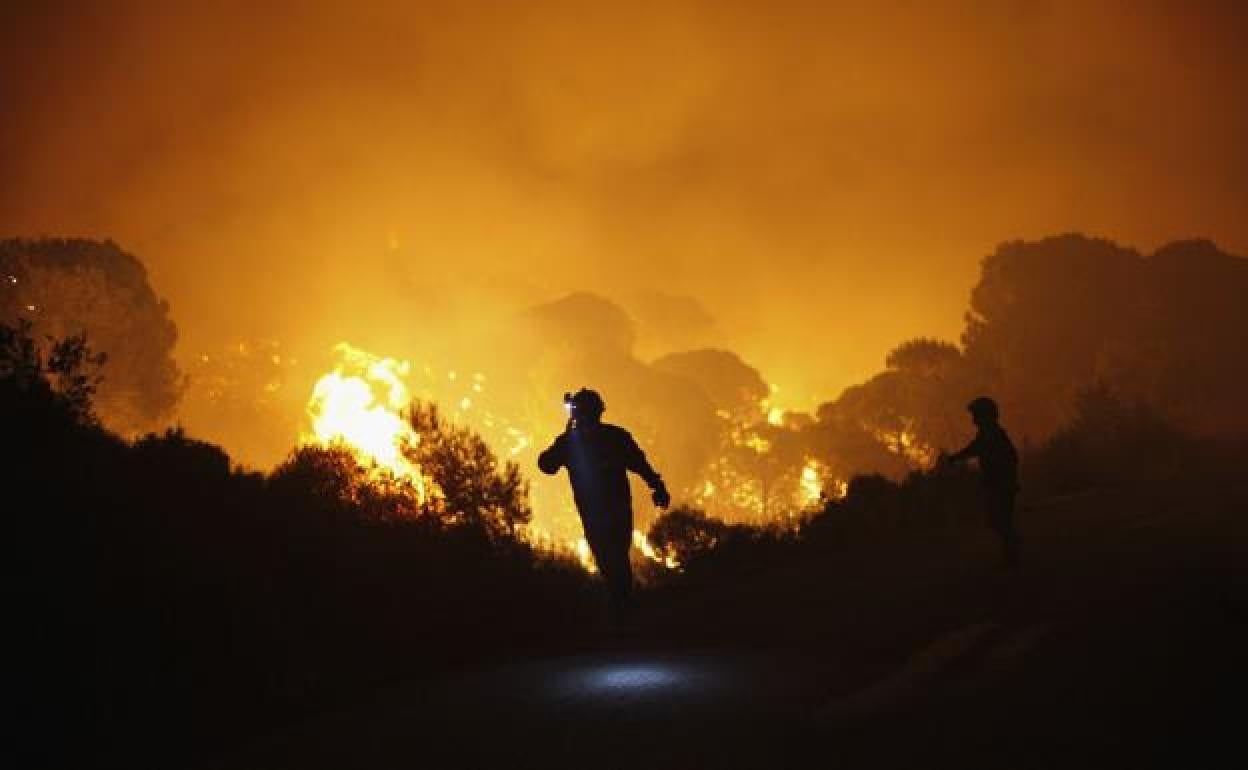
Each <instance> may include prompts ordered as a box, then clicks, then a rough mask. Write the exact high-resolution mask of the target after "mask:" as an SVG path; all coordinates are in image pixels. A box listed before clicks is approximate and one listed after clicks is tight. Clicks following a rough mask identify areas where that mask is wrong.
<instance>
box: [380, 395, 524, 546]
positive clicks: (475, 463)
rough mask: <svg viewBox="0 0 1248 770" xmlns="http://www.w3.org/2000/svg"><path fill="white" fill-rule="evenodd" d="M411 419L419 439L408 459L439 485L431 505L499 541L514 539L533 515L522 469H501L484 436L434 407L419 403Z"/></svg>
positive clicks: (511, 466) (509, 465) (506, 466)
mask: <svg viewBox="0 0 1248 770" xmlns="http://www.w3.org/2000/svg"><path fill="white" fill-rule="evenodd" d="M408 420H409V422H410V423H411V425H412V428H413V429H414V430H415V431H416V434H417V435H418V436H419V437H420V440H419V442H417V443H416V445H415V446H411V447H408V448H407V449H406V451H405V455H406V456H407V459H408V460H409V461H410V462H412V463H414V464H415V465H417V466H418V467H419V468H420V472H421V473H422V474H423V475H425V476H427V477H428V478H429V479H430V480H431V481H432V482H433V484H434V485H435V486H434V490H432V491H433V493H434V500H433V502H432V505H433V506H434V508H435V509H436V510H437V512H438V513H439V515H440V516H442V517H444V518H445V519H447V520H449V521H452V522H456V521H458V522H464V523H468V524H472V525H477V526H480V527H483V528H484V529H485V530H486V531H487V532H489V533H490V534H491V535H492V536H495V537H502V536H507V537H511V536H514V535H515V534H516V532H517V530H518V528H519V526H520V525H522V524H526V523H528V521H529V520H530V519H531V518H532V517H533V511H532V509H531V508H530V507H529V486H528V482H527V481H525V479H524V477H523V476H522V475H521V473H520V468H519V466H517V465H516V464H515V463H512V462H508V463H504V464H502V465H501V467H500V464H499V462H498V458H497V457H495V456H494V453H493V452H492V451H491V450H490V448H489V445H487V444H486V443H485V441H484V440H483V439H482V438H481V437H480V436H478V435H477V434H475V433H473V432H472V431H470V430H468V429H467V428H463V427H460V426H457V425H454V424H451V423H449V422H447V421H446V420H444V419H443V418H442V417H441V415H440V414H439V412H438V408H437V406H436V405H434V404H424V403H419V402H417V403H414V404H413V405H412V407H411V409H410V410H409V412H408Z"/></svg>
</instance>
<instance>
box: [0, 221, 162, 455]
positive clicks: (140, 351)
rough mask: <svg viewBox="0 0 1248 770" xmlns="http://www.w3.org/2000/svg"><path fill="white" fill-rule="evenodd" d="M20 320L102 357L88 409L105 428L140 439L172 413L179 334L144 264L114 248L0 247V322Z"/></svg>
mask: <svg viewBox="0 0 1248 770" xmlns="http://www.w3.org/2000/svg"><path fill="white" fill-rule="evenodd" d="M18 319H25V320H28V321H30V322H31V324H32V329H33V333H34V335H35V336H36V337H37V338H41V337H45V336H50V337H54V338H56V339H68V338H71V337H74V336H76V335H80V334H82V333H84V332H86V333H89V334H90V336H91V340H92V344H93V346H94V347H95V349H96V350H98V351H101V352H103V353H106V354H107V355H108V357H109V361H110V366H109V367H108V373H107V377H105V378H104V380H103V381H102V382H100V383H99V388H98V392H97V393H96V394H95V399H94V404H95V410H96V412H97V413H98V414H99V415H100V418H101V419H102V420H103V421H104V422H105V424H107V425H108V426H110V427H111V428H113V429H115V430H118V431H121V432H123V433H127V434H133V433H139V432H142V431H145V430H149V429H151V428H152V427H155V426H157V425H159V424H160V423H161V422H163V421H165V420H166V419H167V418H168V417H169V416H170V415H171V414H172V412H173V409H174V406H175V405H176V404H177V402H178V398H179V397H180V395H181V392H182V389H183V386H184V382H183V377H182V375H181V373H180V372H179V370H178V367H177V365H176V363H175V362H174V360H173V356H172V353H173V347H174V343H175V342H176V341H177V328H176V327H175V326H174V323H173V321H172V320H170V318H169V306H168V304H167V303H165V302H164V301H163V300H161V299H160V298H159V297H158V296H157V295H156V293H155V292H154V291H153V290H152V287H151V286H150V285H149V283H148V280H147V271H146V270H145V269H144V268H143V265H142V263H141V262H140V261H139V260H138V259H137V258H135V257H134V256H132V255H130V254H128V253H126V252H125V251H122V250H121V249H120V248H118V246H117V245H116V244H115V243H113V242H112V241H94V240H87V239H60V238H45V239H38V240H26V239H10V240H4V241H0V322H5V323H13V322H15V321H17V320H18Z"/></svg>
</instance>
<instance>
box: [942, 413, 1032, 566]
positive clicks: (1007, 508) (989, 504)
mask: <svg viewBox="0 0 1248 770" xmlns="http://www.w3.org/2000/svg"><path fill="white" fill-rule="evenodd" d="M966 409H967V411H969V412H970V413H971V422H973V423H975V427H976V428H977V429H978V430H977V432H976V434H975V439H974V440H973V441H971V443H969V444H967V445H966V447H964V448H963V449H962V450H960V451H958V452H955V453H953V454H952V455H949V456H948V457H946V458H945V461H946V462H949V463H956V462H962V461H964V460H969V459H971V458H975V459H976V460H978V461H979V477H980V480H981V482H982V483H983V490H984V507H985V508H986V509H987V513H988V524H989V526H991V527H992V528H993V530H995V531H996V533H997V535H998V536H1000V538H1001V545H1002V549H1003V551H1004V556H1005V564H1006V566H1007V567H1016V566H1018V563H1019V561H1020V560H1021V558H1022V538H1021V537H1020V536H1019V534H1018V530H1017V529H1016V528H1015V526H1014V500H1015V498H1016V497H1017V496H1018V489H1019V486H1018V451H1017V450H1015V449H1014V443H1013V442H1012V441H1010V437H1009V435H1008V434H1007V433H1006V432H1005V429H1004V428H1002V427H1001V423H1000V419H1001V415H1000V410H999V409H998V408H997V402H996V401H993V400H992V399H991V398H988V397H987V396H980V397H979V398H977V399H975V400H974V401H972V402H971V403H969V404H967V405H966Z"/></svg>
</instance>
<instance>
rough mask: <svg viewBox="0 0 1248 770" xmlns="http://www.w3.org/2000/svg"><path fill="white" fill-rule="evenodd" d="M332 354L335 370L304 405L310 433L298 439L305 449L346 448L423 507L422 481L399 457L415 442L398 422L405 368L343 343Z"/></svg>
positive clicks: (406, 396)
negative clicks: (409, 489) (409, 488)
mask: <svg viewBox="0 0 1248 770" xmlns="http://www.w3.org/2000/svg"><path fill="white" fill-rule="evenodd" d="M334 352H335V353H337V354H338V357H339V363H338V365H337V366H335V367H334V370H333V371H332V372H329V373H328V374H326V375H324V376H322V377H321V378H320V379H319V380H317V382H316V385H315V386H313V388H312V397H311V399H310V400H309V401H308V417H309V418H310V419H311V425H312V429H311V433H310V434H308V435H305V436H304V437H303V438H304V441H305V443H312V444H318V445H320V446H332V445H345V446H348V447H350V448H351V450H352V451H354V452H355V454H356V455H357V456H358V457H360V458H361V459H362V460H364V461H366V462H368V463H370V464H371V465H372V466H373V467H374V468H379V469H382V470H384V471H386V472H389V473H391V474H393V475H394V476H395V478H398V479H402V480H405V481H408V482H411V484H412V485H413V486H414V487H415V488H416V491H417V494H418V497H419V499H420V501H421V502H422V503H423V502H425V499H426V480H425V478H424V476H422V475H421V473H420V469H419V468H418V467H416V466H415V465H413V464H412V463H411V462H409V461H408V460H407V458H406V457H405V456H404V452H403V450H404V448H405V447H409V446H414V445H415V444H416V443H417V442H419V441H420V436H418V435H417V434H416V432H415V431H414V430H412V427H411V425H410V424H409V423H408V422H407V420H405V419H404V418H403V409H404V408H405V407H406V406H407V405H408V403H409V402H410V400H411V394H410V393H409V392H408V389H407V386H406V384H404V378H405V377H407V374H408V372H409V371H410V370H411V365H410V364H409V363H408V362H407V361H399V360H397V359H394V358H382V357H380V356H375V355H373V354H371V353H368V352H366V351H363V350H359V349H358V348H355V347H352V346H351V345H349V344H347V343H345V342H342V343H339V344H338V345H336V346H335V347H334Z"/></svg>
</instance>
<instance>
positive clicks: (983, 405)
mask: <svg viewBox="0 0 1248 770" xmlns="http://www.w3.org/2000/svg"><path fill="white" fill-rule="evenodd" d="M966 411H968V412H970V413H971V422H973V423H975V424H976V425H979V426H981V427H982V426H984V425H995V424H996V423H997V420H998V419H1000V417H1001V412H1000V411H999V410H998V409H997V402H996V401H993V400H992V399H991V398H988V397H987V396H980V397H979V398H977V399H975V400H974V401H972V402H971V403H969V404H967V405H966Z"/></svg>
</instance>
